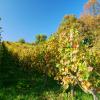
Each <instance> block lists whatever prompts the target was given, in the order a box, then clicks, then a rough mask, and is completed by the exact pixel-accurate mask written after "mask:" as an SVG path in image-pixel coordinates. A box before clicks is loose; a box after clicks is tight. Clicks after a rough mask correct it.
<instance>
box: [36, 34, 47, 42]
mask: <svg viewBox="0 0 100 100" xmlns="http://www.w3.org/2000/svg"><path fill="white" fill-rule="evenodd" d="M46 39H47V36H46V35H43V34H38V35H36V43H41V42H44V41H46Z"/></svg>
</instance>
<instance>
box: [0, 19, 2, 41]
mask: <svg viewBox="0 0 100 100" xmlns="http://www.w3.org/2000/svg"><path fill="white" fill-rule="evenodd" d="M0 20H1V18H0ZM1 33H2V27H0V43H1V38H2V37H1Z"/></svg>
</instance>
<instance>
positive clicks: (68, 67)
mask: <svg viewBox="0 0 100 100" xmlns="http://www.w3.org/2000/svg"><path fill="white" fill-rule="evenodd" d="M80 41H81V38H80V36H79V32H78V31H77V29H75V28H73V27H72V28H71V29H70V32H69V33H66V31H65V32H62V33H61V34H59V46H58V47H59V48H58V51H59V58H60V60H59V61H58V63H57V68H58V69H59V72H58V75H57V77H56V78H57V79H58V80H60V81H61V84H62V85H63V87H64V89H65V90H66V89H68V88H69V86H71V93H72V96H73V94H74V86H75V85H78V86H79V87H80V88H81V89H82V90H83V91H84V92H86V93H90V94H92V95H93V96H94V100H97V99H95V98H97V97H96V95H95V93H94V87H92V84H91V83H90V82H89V76H90V75H91V72H92V70H93V67H91V66H90V64H89V63H88V60H91V59H88V56H89V51H88V49H87V47H85V46H81V44H80Z"/></svg>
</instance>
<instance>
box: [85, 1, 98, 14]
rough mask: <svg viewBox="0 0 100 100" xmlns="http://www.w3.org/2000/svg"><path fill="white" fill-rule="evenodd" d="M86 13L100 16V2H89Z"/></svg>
mask: <svg viewBox="0 0 100 100" xmlns="http://www.w3.org/2000/svg"><path fill="white" fill-rule="evenodd" d="M84 9H85V13H88V14H91V15H93V16H95V15H98V14H100V1H99V0H88V2H87V3H86V4H85V5H84Z"/></svg>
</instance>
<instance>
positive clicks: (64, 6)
mask: <svg viewBox="0 0 100 100" xmlns="http://www.w3.org/2000/svg"><path fill="white" fill-rule="evenodd" d="M86 2H87V0H0V17H1V18H2V21H1V22H0V26H2V27H3V30H4V32H3V33H2V37H3V40H7V41H17V40H18V39H19V38H24V39H25V40H26V41H27V42H32V41H34V40H35V35H36V34H40V33H42V34H46V35H47V36H48V37H49V36H50V34H52V33H54V32H56V30H57V28H58V26H59V24H60V22H61V20H62V18H63V16H64V15H67V14H75V15H76V16H79V15H80V14H81V12H82V10H83V5H84V3H86Z"/></svg>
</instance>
